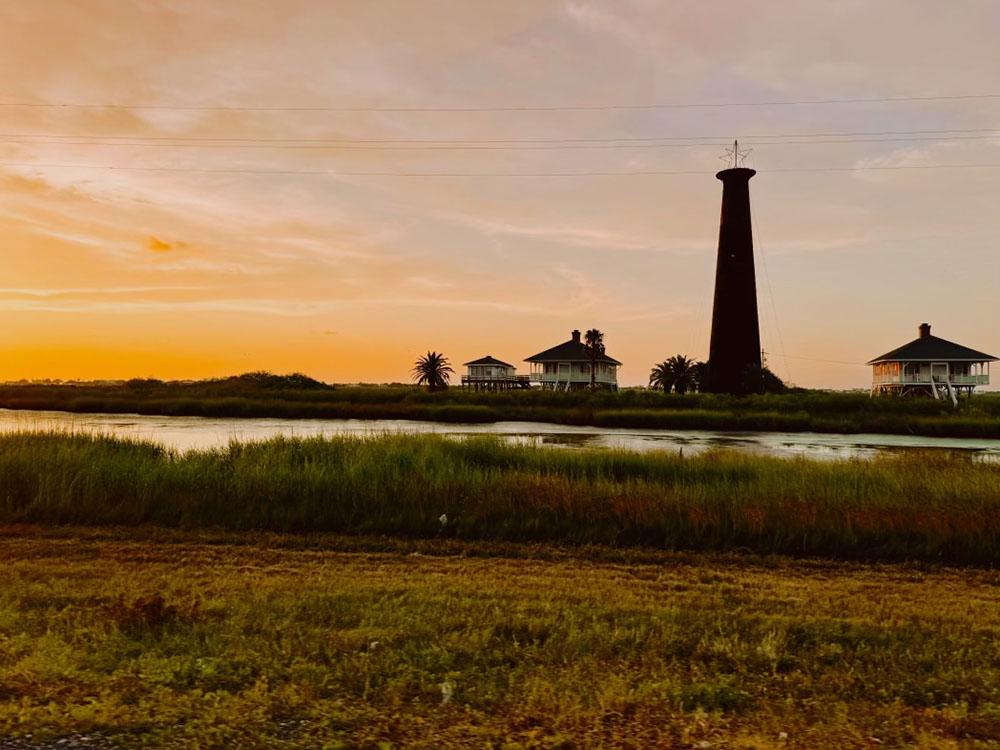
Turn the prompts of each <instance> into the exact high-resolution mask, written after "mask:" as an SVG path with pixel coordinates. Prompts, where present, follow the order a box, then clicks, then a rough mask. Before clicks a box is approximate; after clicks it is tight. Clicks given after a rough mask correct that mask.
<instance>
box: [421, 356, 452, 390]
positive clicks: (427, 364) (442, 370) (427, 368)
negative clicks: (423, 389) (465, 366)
mask: <svg viewBox="0 0 1000 750" xmlns="http://www.w3.org/2000/svg"><path fill="white" fill-rule="evenodd" d="M454 372H455V371H454V370H453V369H451V363H450V362H449V361H448V358H447V357H445V356H444V355H443V354H440V353H438V352H427V354H425V355H424V356H422V357H420V358H419V359H418V360H417V361H416V363H415V364H414V365H413V379H414V380H416V381H417V385H426V386H427V388H428V390H431V391H441V390H444V389H445V388H447V387H448V381H449V380H450V379H451V376H452V375H453V374H454Z"/></svg>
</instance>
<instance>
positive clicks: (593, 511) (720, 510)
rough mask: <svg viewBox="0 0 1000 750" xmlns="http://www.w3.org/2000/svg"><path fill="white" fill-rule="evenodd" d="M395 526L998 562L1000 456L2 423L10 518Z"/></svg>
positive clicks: (399, 529) (581, 541) (474, 534)
mask: <svg viewBox="0 0 1000 750" xmlns="http://www.w3.org/2000/svg"><path fill="white" fill-rule="evenodd" d="M22 522H28V523H40V524H82V525H109V524H113V525H133V526H134V525H143V524H152V525H157V526H163V527H176V528H189V529H195V528H222V529H232V530H269V531H277V532H317V531H323V532H338V533H346V534H394V535H406V536H412V537H429V538H454V539H465V540H502V541H513V542H554V543H560V544H570V545H585V544H601V545H613V546H617V547H652V548H659V549H689V550H733V549H743V550H752V551H754V552H758V553H767V554H774V553H780V554H792V555H819V556H826V557H830V558H838V559H861V558H865V559H910V560H916V559H919V560H930V561H939V560H940V561H948V562H952V563H960V564H996V563H998V562H1000V465H997V464H989V463H984V462H976V461H974V460H972V459H970V458H969V457H966V456H961V455H955V456H952V455H949V454H943V455H942V454H940V453H934V454H920V453H905V454H901V455H894V456H885V457H882V458H877V459H873V460H845V461H810V460H806V459H794V460H789V459H779V458H771V457H764V456H755V455H749V454H744V453H737V452H726V451H718V452H714V453H709V454H705V455H698V456H693V457H684V456H681V455H679V454H675V453H664V452H653V453H645V454H638V453H628V452H624V451H613V450H579V451H576V450H574V451H558V450H544V449H537V448H533V447H528V446H519V445H512V444H509V443H506V442H504V441H502V440H501V439H499V438H495V437H476V438H469V439H465V440H454V439H449V438H444V437H439V436H432V435H423V436H381V437H371V438H364V439H358V438H349V437H340V438H315V439H286V438H278V439H274V440H270V441H267V442H261V443H248V444H241V443H232V444H230V445H229V446H228V447H226V448H223V449H217V450H204V451H192V452H188V453H183V454H178V453H175V452H171V451H169V450H166V449H164V448H162V447H159V446H157V445H155V444H152V443H141V442H131V441H127V440H121V439H115V438H108V437H95V436H87V435H67V434H46V433H17V434H9V435H6V436H2V437H0V523H22Z"/></svg>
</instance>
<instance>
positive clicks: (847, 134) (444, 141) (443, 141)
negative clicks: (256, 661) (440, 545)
mask: <svg viewBox="0 0 1000 750" xmlns="http://www.w3.org/2000/svg"><path fill="white" fill-rule="evenodd" d="M951 133H958V134H966V133H985V134H990V133H1000V128H942V129H931V130H867V131H840V132H836V131H834V132H815V133H757V134H748V135H743V136H741V137H742V138H743V139H745V140H746V139H749V140H754V139H756V140H761V139H775V138H795V139H805V138H853V137H864V136H894V135H898V136H903V135H914V136H915V135H934V134H941V135H944V134H951ZM0 138H83V139H88V140H143V141H185V142H187V141H191V142H194V143H215V142H219V141H227V142H234V143H309V144H314V143H315V144H320V143H322V144H325V143H332V144H355V143H357V144H368V143H379V144H381V143H386V144H410V143H415V144H430V145H436V144H439V145H451V144H455V145H467V144H492V143H501V144H506V143H539V144H548V143H556V144H561V143H619V142H621V143H631V142H651V141H713V142H714V141H720V142H722V143H724V144H727V145H728V144H729V143H731V142H732V138H733V136H732V134H729V135H681V136H672V135H661V136H640V137H635V136H623V137H618V138H615V137H609V138H480V139H453V138H258V137H230V136H217V137H210V136H184V135H173V136H171V135H88V134H86V133H66V134H58V133H0ZM713 145H714V144H713Z"/></svg>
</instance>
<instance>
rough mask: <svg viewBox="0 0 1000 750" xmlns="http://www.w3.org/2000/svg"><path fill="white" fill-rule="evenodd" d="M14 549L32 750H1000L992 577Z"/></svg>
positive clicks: (67, 533)
mask: <svg viewBox="0 0 1000 750" xmlns="http://www.w3.org/2000/svg"><path fill="white" fill-rule="evenodd" d="M0 535H2V536H0V564H2V566H3V570H4V575H3V577H2V580H0V737H5V738H7V739H6V742H7V743H22V742H23V743H25V744H12V745H11V746H14V747H27V746H33V745H36V744H37V745H40V746H44V747H52V748H58V747H72V746H84V745H86V746H93V747H149V748H202V749H204V748H235V747H247V748H249V747H254V748H263V747H268V748H289V749H291V748H310V749H312V748H361V749H363V750H385V749H387V748H403V747H407V748H425V749H427V750H430V749H432V748H434V749H438V748H443V749H445V750H447V749H449V748H470V749H471V748H475V749H476V750H483V749H484V748H496V749H498V750H499V749H500V748H505V749H506V750H522V749H527V748H547V749H554V748H563V749H567V748H586V747H603V748H635V749H638V748H740V749H741V750H772V749H775V748H819V747H836V748H843V749H845V750H851V749H853V748H871V747H887V748H889V747H892V748H901V747H907V748H925V749H929V748H969V749H970V750H973V749H985V748H995V747H997V737H1000V659H998V655H997V643H998V642H1000V596H998V591H1000V578H998V576H997V573H996V571H995V570H984V569H972V568H963V569H949V568H943V567H938V566H929V565H926V564H921V565H914V564H898V563H895V564H884V563H883V564H860V563H848V562H833V561H819V560H791V559H789V558H774V557H767V558H758V557H754V556H749V555H739V556H729V555H692V554H679V553H665V552H650V551H642V552H638V551H635V552H630V551H627V550H625V551H617V552H616V551H613V550H608V549H606V548H575V549H574V550H572V551H567V550H566V549H561V548H557V547H547V546H527V545H497V544H489V543H486V544H484V543H474V544H473V543H465V542H458V541H448V540H434V541H428V540H424V541H421V540H411V541H405V540H395V541H392V540H385V539H377V538H361V537H349V538H342V537H321V536H308V537H307V536H304V535H303V536H294V537H283V536H262V535H257V534H252V533H246V532H243V533H240V534H230V535H228V536H227V535H225V534H212V535H208V534H205V533H203V532H197V533H195V532H178V531H170V532H165V531H157V530H153V529H148V528H147V529H102V530H87V529H74V528H66V529H61V530H60V529H49V530H44V529H37V528H25V527H20V528H16V529H13V528H9V527H8V528H3V529H0ZM26 736H28V737H30V740H26V739H25V737H26ZM67 738H70V739H67ZM83 738H86V739H83ZM60 740H63V742H64V744H59V741H60ZM2 742H3V741H0V743H2ZM72 743H78V744H72Z"/></svg>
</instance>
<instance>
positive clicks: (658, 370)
mask: <svg viewBox="0 0 1000 750" xmlns="http://www.w3.org/2000/svg"><path fill="white" fill-rule="evenodd" d="M700 370H701V363H700V362H696V361H694V360H693V359H691V358H690V357H687V356H685V355H683V354H675V355H674V356H673V357H670V358H669V359H665V360H664V361H663V362H660V363H659V364H658V365H656V366H655V367H653V369H652V370H651V371H650V373H649V385H650V386H651V387H653V388H662V389H663V392H664V393H670V391H676V392H677V393H679V394H681V395H683V394H685V393H687V392H688V391H691V390H694V389H695V388H697V387H698V375H699V372H700Z"/></svg>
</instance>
